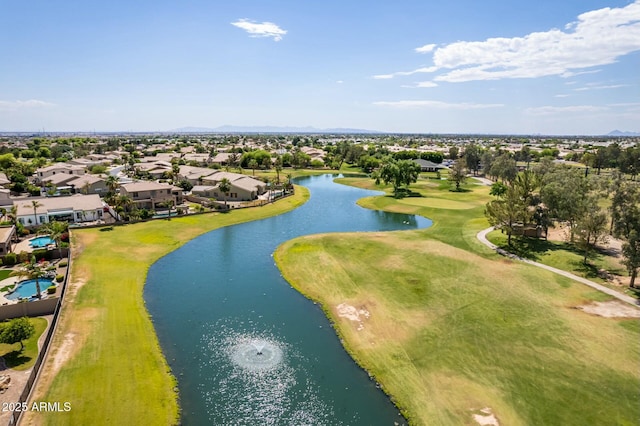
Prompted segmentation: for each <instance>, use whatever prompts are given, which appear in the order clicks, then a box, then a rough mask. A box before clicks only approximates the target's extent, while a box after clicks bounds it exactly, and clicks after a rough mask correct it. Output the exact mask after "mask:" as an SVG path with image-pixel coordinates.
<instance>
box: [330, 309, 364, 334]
mask: <svg viewBox="0 0 640 426" xmlns="http://www.w3.org/2000/svg"><path fill="white" fill-rule="evenodd" d="M336 311H337V312H338V316H339V317H341V318H346V319H348V320H350V321H353V322H356V323H358V326H357V328H356V330H358V331H360V330H363V329H364V324H362V321H363V320H365V319H368V318H369V317H370V316H371V314H370V313H369V311H368V310H366V309H364V308H363V307H362V308H359V309H358V308H356V307H355V306H351V305H349V304H347V303H341V304H339V305H338V306H336Z"/></svg>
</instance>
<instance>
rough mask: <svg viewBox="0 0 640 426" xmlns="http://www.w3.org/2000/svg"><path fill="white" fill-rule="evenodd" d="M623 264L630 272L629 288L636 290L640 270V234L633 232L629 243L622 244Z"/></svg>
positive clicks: (628, 239)
mask: <svg viewBox="0 0 640 426" xmlns="http://www.w3.org/2000/svg"><path fill="white" fill-rule="evenodd" d="M622 256H623V258H624V259H623V261H622V264H623V265H624V266H626V268H627V271H628V272H629V277H630V281H629V287H631V288H635V282H636V277H637V276H638V269H639V268H640V232H637V231H636V230H633V231H631V233H630V234H629V237H628V238H627V241H626V242H625V243H624V244H622Z"/></svg>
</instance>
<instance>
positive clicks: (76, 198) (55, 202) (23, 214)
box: [13, 194, 105, 226]
mask: <svg viewBox="0 0 640 426" xmlns="http://www.w3.org/2000/svg"><path fill="white" fill-rule="evenodd" d="M34 202H35V204H36V209H35V212H34V208H33V206H34ZM13 205H14V206H16V207H17V209H18V214H17V218H18V222H20V223H21V224H23V225H24V226H39V225H42V224H44V223H48V222H51V221H52V220H56V221H59V222H62V221H64V222H70V223H81V222H92V221H96V220H101V219H102V217H103V214H104V207H105V205H104V203H103V202H102V200H101V199H100V197H99V196H98V195H97V194H90V195H81V194H76V195H72V196H70V197H50V198H36V197H30V198H23V199H19V200H13Z"/></svg>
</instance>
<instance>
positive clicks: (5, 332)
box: [0, 317, 36, 352]
mask: <svg viewBox="0 0 640 426" xmlns="http://www.w3.org/2000/svg"><path fill="white" fill-rule="evenodd" d="M35 332H36V329H35V327H34V326H33V324H31V321H29V318H27V317H22V318H14V319H12V320H9V323H8V324H6V325H3V326H2V330H1V331H0V343H6V344H9V345H13V344H14V343H20V352H22V350H23V349H24V344H23V343H22V342H23V341H25V340H27V339H28V338H30V337H31V336H33V334H34V333H35Z"/></svg>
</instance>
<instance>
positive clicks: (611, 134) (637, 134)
mask: <svg viewBox="0 0 640 426" xmlns="http://www.w3.org/2000/svg"><path fill="white" fill-rule="evenodd" d="M607 136H640V133H638V132H621V131H620V130H614V131H613V132H609V133H607Z"/></svg>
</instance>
